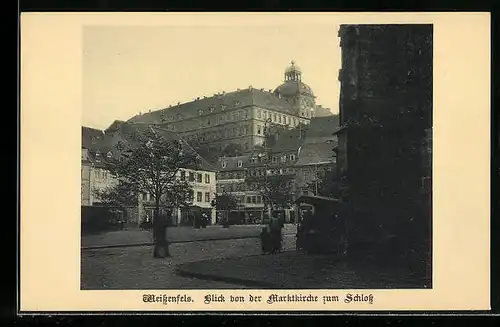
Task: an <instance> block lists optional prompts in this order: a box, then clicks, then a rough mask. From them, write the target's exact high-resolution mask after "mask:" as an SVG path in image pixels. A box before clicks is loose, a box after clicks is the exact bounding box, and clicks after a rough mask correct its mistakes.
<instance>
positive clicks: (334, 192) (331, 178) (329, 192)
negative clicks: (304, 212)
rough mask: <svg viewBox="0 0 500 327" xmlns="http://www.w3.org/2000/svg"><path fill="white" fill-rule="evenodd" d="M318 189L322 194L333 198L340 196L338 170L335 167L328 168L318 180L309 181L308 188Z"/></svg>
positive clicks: (319, 193)
mask: <svg viewBox="0 0 500 327" xmlns="http://www.w3.org/2000/svg"><path fill="white" fill-rule="evenodd" d="M316 186H317V190H318V194H317V195H320V196H327V197H332V198H338V197H339V185H338V181H337V172H336V171H335V169H334V168H333V169H328V170H326V171H325V174H324V175H323V177H322V178H320V179H319V180H318V182H317V185H316V182H311V183H308V188H309V189H310V190H316Z"/></svg>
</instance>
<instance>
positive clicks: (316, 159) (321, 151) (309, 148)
mask: <svg viewBox="0 0 500 327" xmlns="http://www.w3.org/2000/svg"><path fill="white" fill-rule="evenodd" d="M338 123H339V119H338V116H337V115H332V116H325V117H314V118H312V119H311V122H310V124H309V129H308V130H307V133H306V137H305V140H304V143H303V144H302V147H301V149H300V152H299V156H298V159H297V162H296V163H295V165H296V166H307V165H318V164H327V163H333V162H334V158H335V156H336V153H335V152H334V151H333V149H334V148H335V147H336V146H337V137H336V135H335V134H334V132H335V131H336V130H337V129H338Z"/></svg>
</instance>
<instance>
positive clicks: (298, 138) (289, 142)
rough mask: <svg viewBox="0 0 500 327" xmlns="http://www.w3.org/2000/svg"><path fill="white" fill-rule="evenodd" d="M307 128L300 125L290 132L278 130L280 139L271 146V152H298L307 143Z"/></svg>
mask: <svg viewBox="0 0 500 327" xmlns="http://www.w3.org/2000/svg"><path fill="white" fill-rule="evenodd" d="M307 128H308V127H307V126H304V125H300V126H299V127H297V128H293V129H289V130H278V132H277V134H278V135H277V137H278V139H277V140H276V141H275V142H273V143H272V144H270V145H269V147H270V149H271V152H273V153H281V152H288V151H296V150H298V149H299V148H300V146H301V145H302V144H303V143H304V141H305V139H304V134H305V130H307Z"/></svg>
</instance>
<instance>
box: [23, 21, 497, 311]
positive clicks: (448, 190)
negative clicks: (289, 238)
mask: <svg viewBox="0 0 500 327" xmlns="http://www.w3.org/2000/svg"><path fill="white" fill-rule="evenodd" d="M358 23H363V24H366V23H370V24H392V23H432V24H434V153H433V169H434V170H433V187H434V189H433V206H434V208H433V210H434V212H433V237H434V239H433V248H434V249H433V289H429V290H363V291H362V292H357V293H364V294H367V293H371V294H373V295H374V298H375V301H374V303H373V304H371V305H369V304H366V303H360V304H352V303H351V304H346V303H344V302H338V303H337V304H334V305H329V306H325V305H322V302H320V303H317V304H306V303H281V304H273V305H268V304H266V302H262V303H261V304H258V303H256V304H252V303H249V302H246V303H245V304H244V305H241V304H237V303H230V302H226V303H223V304H211V305H205V304H203V296H204V295H205V294H209V293H211V292H210V291H208V290H178V291H161V290H158V291H155V292H151V291H147V292H144V291H141V290H130V291H112V290H109V291H81V290H80V142H81V139H80V138H81V132H80V129H81V107H82V100H81V99H82V50H81V49H82V27H83V26H86V25H115V26H121V25H128V26H130V25H136V26H144V25H163V26H165V25H172V26H174V25H175V26H190V25H218V26H228V27H230V26H235V25H236V26H237V25H275V24H284V25H289V24H303V25H307V24H324V25H328V24H358ZM311 37H314V35H312V36H311ZM332 38H337V31H336V30H334V31H332ZM20 54H21V108H20V120H21V153H20V158H21V174H20V176H21V182H20V185H21V199H20V201H21V213H20V215H21V217H20V235H21V238H20V260H21V261H20V299H21V306H20V310H22V311H75V310H76V311H111V310H124V311H126V310H174V311H183V310H189V311H200V310H201V311H212V310H216V311H219V310H228V311H232V310H237V311H240V310H266V311H273V310H288V311H304V310H307V311H311V310H329V311H331V310H487V309H489V305H490V303H489V302H490V294H489V293H490V238H489V235H490V232H489V228H490V215H489V211H490V199H489V195H490V185H489V184H490V178H489V172H490V15H489V13H383V14H382V13H282V14H280V13H203V14H194V13H175V14H164V13H23V14H22V15H21V53H20ZM311 55H314V54H311ZM349 292H353V293H354V292H355V291H352V290H315V291H306V292H305V293H306V294H309V293H311V294H316V295H319V296H320V297H321V296H322V295H323V294H333V295H339V296H340V297H341V298H342V297H343V295H344V294H346V293H349ZM143 293H154V294H168V295H177V294H188V295H190V296H191V297H192V298H193V299H194V300H195V302H194V303H191V304H187V305H183V304H179V305H172V304H168V305H163V304H161V303H160V304H150V303H143V301H142V295H143ZM217 293H218V294H225V295H226V296H228V295H229V294H233V295H243V296H248V295H249V294H259V295H263V296H264V298H267V296H268V295H269V294H271V293H276V294H288V293H298V291H297V290H294V291H290V292H288V291H286V290H279V291H265V290H258V291H241V290H234V291H233V290H226V291H217Z"/></svg>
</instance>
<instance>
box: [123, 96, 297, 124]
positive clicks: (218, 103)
mask: <svg viewBox="0 0 500 327" xmlns="http://www.w3.org/2000/svg"><path fill="white" fill-rule="evenodd" d="M251 105H255V106H258V107H261V108H265V109H270V110H276V111H281V112H287V113H290V112H291V106H290V104H289V103H288V102H286V101H285V100H282V99H279V98H278V97H276V96H275V95H274V94H272V93H271V92H268V91H264V90H260V89H255V88H247V89H243V90H238V91H234V92H228V93H222V94H218V95H214V96H211V97H202V98H197V99H196V100H194V101H191V102H186V103H179V104H178V105H175V106H171V107H168V108H164V109H160V110H155V111H152V112H149V113H145V114H142V115H136V116H134V117H132V118H131V119H129V120H128V122H129V123H150V124H162V123H168V122H171V121H177V120H183V119H187V118H193V117H198V116H199V110H203V114H202V115H206V114H210V113H214V112H223V111H228V110H231V109H235V108H241V107H246V106H251ZM211 110H212V111H211ZM178 115H180V119H178V118H177V117H178Z"/></svg>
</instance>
